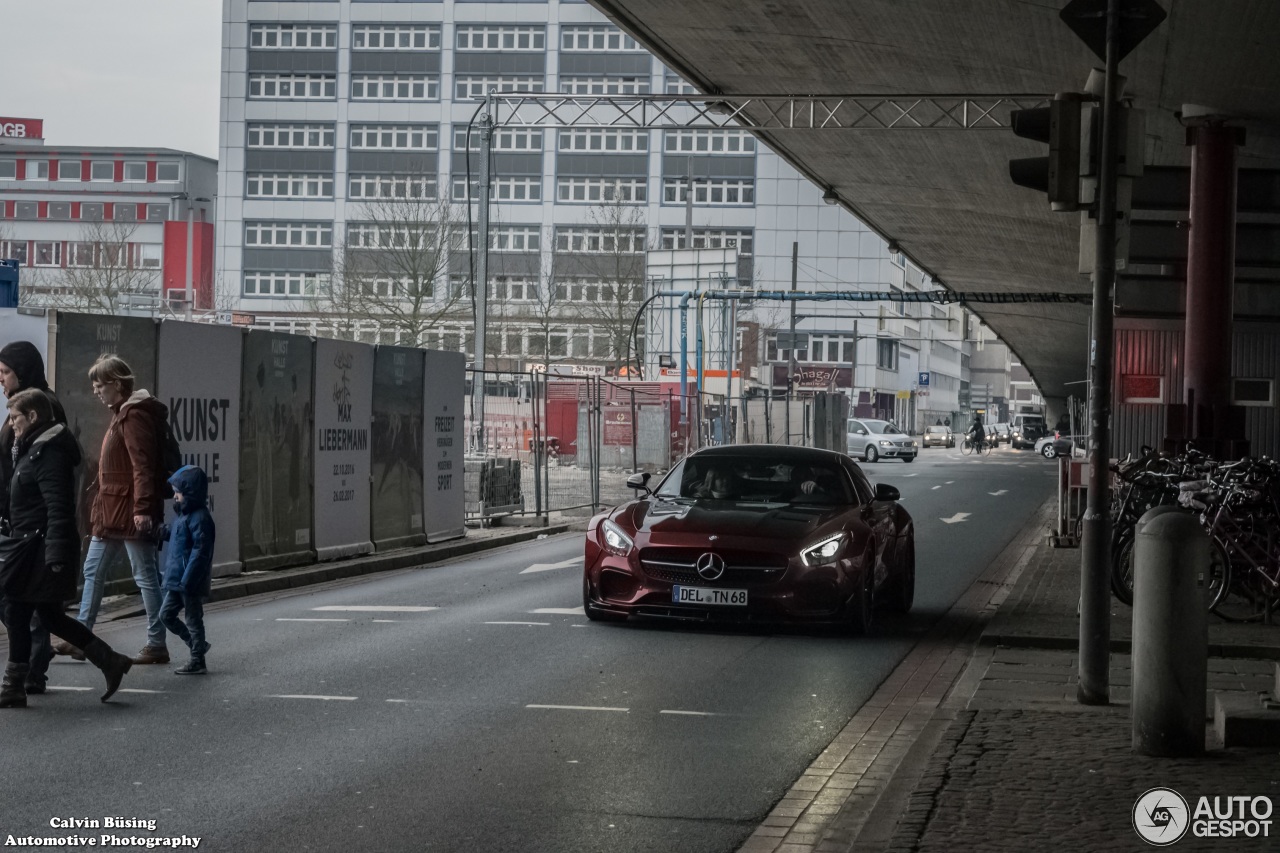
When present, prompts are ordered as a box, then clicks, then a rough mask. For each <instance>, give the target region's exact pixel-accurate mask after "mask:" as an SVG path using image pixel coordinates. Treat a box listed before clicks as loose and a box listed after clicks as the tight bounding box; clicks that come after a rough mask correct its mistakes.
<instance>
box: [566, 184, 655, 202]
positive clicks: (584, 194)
mask: <svg viewBox="0 0 1280 853" xmlns="http://www.w3.org/2000/svg"><path fill="white" fill-rule="evenodd" d="M648 187H649V183H648V181H647V180H646V179H645V178H560V179H558V180H557V181H556V201H563V202H584V203H588V204H591V203H600V202H605V201H620V202H644V201H648V198H649V190H648Z"/></svg>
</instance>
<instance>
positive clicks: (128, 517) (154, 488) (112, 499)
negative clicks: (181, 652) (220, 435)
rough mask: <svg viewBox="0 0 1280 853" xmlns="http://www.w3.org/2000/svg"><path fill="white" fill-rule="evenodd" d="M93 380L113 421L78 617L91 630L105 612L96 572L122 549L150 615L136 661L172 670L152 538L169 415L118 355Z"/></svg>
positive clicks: (67, 650)
mask: <svg viewBox="0 0 1280 853" xmlns="http://www.w3.org/2000/svg"><path fill="white" fill-rule="evenodd" d="M89 379H90V380H91V381H92V382H93V393H94V395H95V396H97V398H98V399H99V400H101V401H102V403H103V405H105V406H107V407H108V408H110V409H111V411H112V412H114V413H115V414H114V417H112V419H111V425H110V426H109V427H107V433H106V435H104V436H103V437H102V453H101V454H100V456H99V459H98V489H97V493H96V494H95V495H94V498H93V507H92V508H91V510H90V513H89V521H90V523H91V524H92V528H93V529H92V533H93V538H92V539H90V541H89V553H88V554H87V555H86V556H85V559H84V591H83V593H82V594H81V597H80V614H79V616H78V617H77V618H78V619H79V620H80V622H82V623H83V624H84V625H85V627H87V628H92V627H93V623H94V622H95V621H96V620H97V617H98V608H99V607H100V606H101V605H102V587H103V582H102V581H101V580H100V579H99V578H98V572H99V569H100V568H101V567H102V566H103V565H106V564H109V563H110V561H111V560H112V558H113V557H114V556H115V555H116V554H117V553H119V551H120V549H121V548H123V549H124V550H125V551H126V552H127V553H128V555H129V564H130V565H131V566H132V567H133V581H134V583H135V584H137V586H138V591H139V592H141V593H142V606H143V607H144V608H145V609H146V611H147V642H146V645H145V646H143V648H142V651H140V652H138V654H137V655H136V656H135V657H134V658H133V662H134V663H139V664H142V663H168V662H169V652H168V650H167V649H166V647H165V629H164V623H162V622H161V621H160V601H161V593H160V569H159V566H158V565H157V560H156V543H155V542H154V541H153V539H152V538H151V536H152V531H154V530H155V529H156V528H158V527H159V525H160V523H161V522H162V521H163V520H164V499H165V496H166V491H165V489H166V487H167V484H166V483H165V478H164V474H163V472H162V471H161V470H160V468H161V464H160V439H159V434H158V431H157V428H158V426H159V424H160V423H161V419H163V418H165V417H167V415H168V412H167V410H166V409H165V407H164V405H163V404H162V403H161V402H160V401H159V400H157V399H156V398H154V397H152V396H151V394H150V393H148V392H147V391H145V390H137V391H135V390H134V388H133V370H132V369H131V368H130V367H129V365H128V364H127V363H125V361H124V359H122V358H120V357H119V356H116V355H104V356H102V357H100V358H99V359H98V360H97V361H96V362H95V363H94V365H93V367H92V368H90V369H89ZM54 650H55V651H56V652H58V653H59V654H71V655H73V656H76V657H78V656H79V655H78V654H76V652H77V650H76V649H75V648H74V647H73V646H72V645H69V644H63V643H59V644H58V645H56V646H54Z"/></svg>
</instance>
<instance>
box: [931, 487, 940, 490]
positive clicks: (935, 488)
mask: <svg viewBox="0 0 1280 853" xmlns="http://www.w3.org/2000/svg"><path fill="white" fill-rule="evenodd" d="M933 488H934V490H937V489H941V488H942V486H934V487H933Z"/></svg>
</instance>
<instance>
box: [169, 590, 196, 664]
mask: <svg viewBox="0 0 1280 853" xmlns="http://www.w3.org/2000/svg"><path fill="white" fill-rule="evenodd" d="M179 610H182V611H185V612H186V616H187V624H185V625H183V624H182V620H181V619H179V618H178V611H179ZM160 621H162V622H164V626H165V627H166V628H168V629H169V630H170V631H172V632H173V633H175V634H177V635H178V636H179V637H181V638H182V642H184V643H186V644H187V648H189V649H191V656H192V657H194V658H200V659H201V660H203V659H204V653H205V652H206V651H207V649H206V648H205V644H204V602H203V601H201V600H200V596H198V595H183V594H182V593H180V592H174V591H173V590H171V589H166V590H165V591H164V604H161V605H160Z"/></svg>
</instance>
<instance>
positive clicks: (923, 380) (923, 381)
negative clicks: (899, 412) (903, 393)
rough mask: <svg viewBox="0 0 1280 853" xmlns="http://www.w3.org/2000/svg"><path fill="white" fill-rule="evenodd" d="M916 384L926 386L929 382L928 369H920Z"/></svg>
mask: <svg viewBox="0 0 1280 853" xmlns="http://www.w3.org/2000/svg"><path fill="white" fill-rule="evenodd" d="M916 384H917V385H919V386H920V387H922V388H923V387H925V386H927V385H928V384H929V371H927V370H922V371H920V381H919V382H917V383H916Z"/></svg>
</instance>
